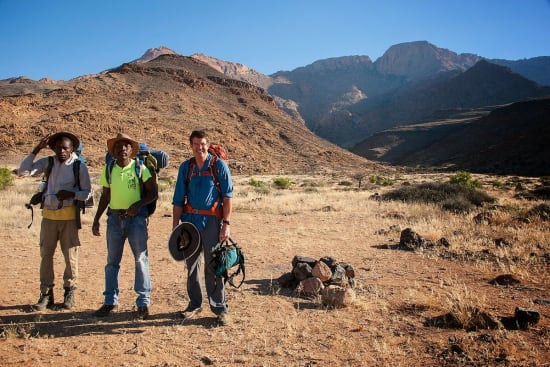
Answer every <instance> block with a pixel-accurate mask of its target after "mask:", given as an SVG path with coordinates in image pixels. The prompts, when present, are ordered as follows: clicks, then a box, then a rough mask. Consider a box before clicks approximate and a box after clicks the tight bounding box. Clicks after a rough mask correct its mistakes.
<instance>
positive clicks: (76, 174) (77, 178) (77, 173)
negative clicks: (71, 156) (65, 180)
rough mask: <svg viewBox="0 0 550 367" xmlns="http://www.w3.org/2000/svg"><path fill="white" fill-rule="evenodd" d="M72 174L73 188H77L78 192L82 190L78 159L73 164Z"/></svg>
mask: <svg viewBox="0 0 550 367" xmlns="http://www.w3.org/2000/svg"><path fill="white" fill-rule="evenodd" d="M73 174H74V186H73V187H77V186H78V189H79V190H82V188H81V187H80V159H76V160H75V161H74V162H73Z"/></svg>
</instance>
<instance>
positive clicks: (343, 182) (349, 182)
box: [338, 181, 353, 186]
mask: <svg viewBox="0 0 550 367" xmlns="http://www.w3.org/2000/svg"><path fill="white" fill-rule="evenodd" d="M338 185H340V186H352V185H353V182H351V181H340V182H338Z"/></svg>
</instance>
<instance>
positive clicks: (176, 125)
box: [0, 55, 375, 174]
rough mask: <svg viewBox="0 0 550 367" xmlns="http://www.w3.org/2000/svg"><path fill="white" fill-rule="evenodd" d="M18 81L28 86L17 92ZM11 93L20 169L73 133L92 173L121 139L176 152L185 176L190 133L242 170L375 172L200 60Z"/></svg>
mask: <svg viewBox="0 0 550 367" xmlns="http://www.w3.org/2000/svg"><path fill="white" fill-rule="evenodd" d="M17 83H27V81H24V80H23V81H17V82H15V83H12V84H17ZM35 83H39V82H35ZM3 88H4V86H3V85H0V90H2V89H3ZM6 94H9V93H5V92H4V93H3V94H2V95H4V97H2V98H0V130H1V131H2V134H0V154H1V155H2V156H3V157H4V160H5V161H7V162H11V163H16V162H18V160H19V159H20V158H21V157H22V156H23V155H24V154H27V153H28V152H30V151H31V149H32V147H33V146H34V145H35V144H36V143H37V142H38V140H39V138H40V137H41V136H43V135H44V134H46V133H47V132H52V131H58V130H62V129H67V130H70V131H73V132H75V133H76V134H78V135H79V136H81V137H82V140H83V142H84V153H85V155H86V157H87V159H88V162H89V165H90V166H91V167H92V168H99V167H100V166H101V164H102V162H103V158H104V152H105V146H106V140H107V139H108V138H110V137H113V136H114V135H116V133H117V132H118V131H124V132H126V133H128V134H129V135H131V136H134V137H135V138H136V139H139V140H140V141H145V142H146V143H148V144H149V145H150V146H152V147H154V148H159V149H163V150H166V151H167V152H168V153H169V154H170V156H171V167H172V168H175V167H177V166H178V165H179V163H180V162H181V161H183V160H184V159H186V158H188V157H189V156H190V151H189V149H188V136H189V134H190V132H191V131H192V130H194V129H206V130H208V131H209V132H210V135H211V140H213V141H216V142H218V143H221V144H223V145H224V146H225V147H226V148H227V149H228V151H229V155H230V159H231V165H232V167H233V168H234V169H235V170H236V172H242V173H250V174H262V173H265V174H279V173H280V174H284V173H291V172H293V173H300V172H304V173H306V172H307V173H323V172H333V171H338V170H347V171H350V170H355V169H375V168H374V166H375V165H373V164H372V163H370V162H368V161H367V160H365V159H363V158H360V157H358V156H356V155H354V154H352V153H350V152H348V151H346V150H343V149H341V148H339V147H337V146H335V145H333V144H331V143H329V142H327V141H325V140H323V139H321V138H319V137H317V136H316V135H315V134H313V133H312V132H311V131H309V130H308V129H307V128H306V127H305V126H304V125H303V124H301V123H299V122H297V121H295V120H293V119H292V118H291V117H290V116H289V115H287V114H285V113H284V112H282V111H281V110H280V109H279V108H278V107H277V106H276V104H275V102H274V99H273V97H271V96H269V95H267V94H266V93H265V92H264V91H263V90H262V89H261V88H259V87H257V86H254V85H251V84H249V83H246V82H243V81H237V80H234V79H230V78H228V77H226V76H225V75H224V74H222V73H220V72H218V71H217V70H214V69H213V68H211V67H210V66H209V65H207V64H205V63H204V62H201V61H199V60H197V59H195V58H190V57H184V56H179V55H162V56H160V57H158V58H155V59H153V60H151V61H147V62H139V63H138V62H136V63H128V64H123V65H121V66H120V67H116V68H113V69H111V70H109V71H106V72H104V73H101V74H98V75H92V76H88V77H84V78H79V79H76V80H72V81H67V82H64V83H60V84H59V85H57V86H56V87H52V88H51V89H48V90H46V91H41V90H35V91H34V92H33V93H29V94H24V95H11V96H5V95H6Z"/></svg>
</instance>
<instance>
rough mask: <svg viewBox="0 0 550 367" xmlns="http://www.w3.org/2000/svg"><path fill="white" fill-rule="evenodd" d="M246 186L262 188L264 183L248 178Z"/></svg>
mask: <svg viewBox="0 0 550 367" xmlns="http://www.w3.org/2000/svg"><path fill="white" fill-rule="evenodd" d="M248 184H249V185H250V186H254V187H264V186H265V183H264V182H263V181H262V180H257V179H255V178H254V177H251V178H250V180H249V181H248Z"/></svg>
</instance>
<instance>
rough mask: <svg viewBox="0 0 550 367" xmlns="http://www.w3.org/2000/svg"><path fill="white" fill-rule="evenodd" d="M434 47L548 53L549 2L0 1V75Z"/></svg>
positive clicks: (308, 59) (269, 63) (274, 67)
mask: <svg viewBox="0 0 550 367" xmlns="http://www.w3.org/2000/svg"><path fill="white" fill-rule="evenodd" d="M420 40H425V41H428V42H430V43H432V44H434V45H436V46H438V47H441V48H446V49H449V50H451V51H454V52H456V53H473V54H477V55H479V56H483V57H487V58H501V59H508V60H517V59H523V58H530V57H536V56H550V0H463V1H456V0H455V1H447V0H402V1H401V0H373V1H371V0H338V1H337V0H331V1H329V0H269V1H268V0H265V1H263V0H226V1H222V0H199V1H198V0H193V1H187V0H157V1H145V0H109V1H104V0H59V1H56V0H0V52H1V53H0V55H1V57H0V79H7V78H10V77H17V76H27V77H29V78H31V79H35V80H37V79H40V78H43V77H49V78H52V79H55V80H59V79H64V80H67V79H71V78H74V77H77V76H80V75H85V74H93V73H98V72H101V71H104V70H106V69H109V68H112V67H115V66H118V65H120V64H122V63H124V62H128V61H131V60H134V59H136V58H139V57H141V56H142V55H143V53H144V52H145V51H146V50H147V49H149V48H154V47H160V46H166V47H168V48H171V49H172V50H174V51H176V52H178V53H179V54H181V55H184V56H190V55H192V54H194V53H204V54H207V55H209V56H212V57H216V58H218V59H222V60H226V61H231V62H238V63H241V64H245V65H247V66H249V67H251V68H253V69H256V70H257V71H259V72H261V73H264V74H272V73H275V72H276V71H279V70H293V69H295V68H297V67H300V66H305V65H308V64H311V63H312V62H314V61H317V60H320V59H326V58H330V57H339V56H350V55H367V56H370V57H371V59H372V60H373V61H375V60H376V59H377V58H378V57H380V56H382V55H383V53H384V52H385V51H386V50H387V49H388V48H389V47H391V46H392V45H395V44H398V43H403V42H411V41H420Z"/></svg>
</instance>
